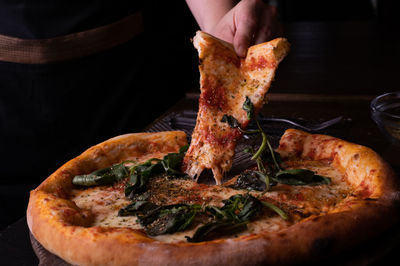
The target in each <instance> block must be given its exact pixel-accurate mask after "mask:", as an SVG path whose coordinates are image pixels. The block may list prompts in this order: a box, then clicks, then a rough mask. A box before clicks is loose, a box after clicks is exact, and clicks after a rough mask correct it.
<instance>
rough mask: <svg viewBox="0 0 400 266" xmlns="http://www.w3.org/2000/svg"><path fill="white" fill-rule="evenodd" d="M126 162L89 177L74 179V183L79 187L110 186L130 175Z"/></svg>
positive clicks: (75, 177) (82, 176) (78, 176)
mask: <svg viewBox="0 0 400 266" xmlns="http://www.w3.org/2000/svg"><path fill="white" fill-rule="evenodd" d="M124 164H125V162H122V163H120V164H115V165H113V166H111V167H107V168H103V169H100V170H96V171H94V172H92V173H90V174H87V175H77V176H74V178H73V179H72V183H73V184H74V185H78V186H87V187H88V186H102V185H110V184H112V183H114V182H117V181H120V180H122V179H124V178H125V177H127V176H128V175H129V171H128V167H126V166H125V165H124Z"/></svg>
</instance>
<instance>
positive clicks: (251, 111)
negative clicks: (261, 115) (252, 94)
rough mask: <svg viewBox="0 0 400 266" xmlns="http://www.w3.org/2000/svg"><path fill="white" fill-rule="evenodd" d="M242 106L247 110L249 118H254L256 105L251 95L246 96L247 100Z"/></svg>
mask: <svg viewBox="0 0 400 266" xmlns="http://www.w3.org/2000/svg"><path fill="white" fill-rule="evenodd" d="M242 108H243V110H245V111H246V113H247V118H248V119H249V120H251V119H253V117H254V105H253V103H252V102H251V100H250V98H249V96H246V100H245V101H244V103H243V106H242Z"/></svg>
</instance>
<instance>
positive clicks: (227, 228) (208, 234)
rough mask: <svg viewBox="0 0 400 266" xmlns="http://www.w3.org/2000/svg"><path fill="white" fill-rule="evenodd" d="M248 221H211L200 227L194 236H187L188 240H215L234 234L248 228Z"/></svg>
mask: <svg viewBox="0 0 400 266" xmlns="http://www.w3.org/2000/svg"><path fill="white" fill-rule="evenodd" d="M247 223H248V222H241V223H235V222H232V221H228V222H221V221H217V222H210V223H207V224H205V225H203V226H201V227H199V228H198V229H197V230H196V232H195V233H194V235H193V236H192V237H189V236H185V237H186V239H187V241H188V242H202V241H208V240H213V239H216V238H219V237H221V236H226V235H233V234H236V233H240V232H242V231H244V230H246V229H247Z"/></svg>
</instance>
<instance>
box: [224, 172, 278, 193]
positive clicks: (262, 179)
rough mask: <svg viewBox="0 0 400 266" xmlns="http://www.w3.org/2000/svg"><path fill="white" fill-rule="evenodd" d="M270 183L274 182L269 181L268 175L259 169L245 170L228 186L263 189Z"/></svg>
mask: <svg viewBox="0 0 400 266" xmlns="http://www.w3.org/2000/svg"><path fill="white" fill-rule="evenodd" d="M271 185H274V183H270V181H269V177H268V176H266V174H264V173H262V172H260V171H245V172H243V173H241V174H240V175H239V176H238V178H237V179H236V182H235V183H234V184H233V185H231V186H230V187H231V188H234V189H247V190H256V191H265V190H268V189H267V188H269V186H271Z"/></svg>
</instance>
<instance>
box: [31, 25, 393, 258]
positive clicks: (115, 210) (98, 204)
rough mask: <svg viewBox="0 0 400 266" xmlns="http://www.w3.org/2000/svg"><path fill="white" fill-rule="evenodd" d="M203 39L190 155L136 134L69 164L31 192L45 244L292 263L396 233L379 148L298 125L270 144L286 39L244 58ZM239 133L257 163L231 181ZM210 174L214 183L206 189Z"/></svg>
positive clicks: (163, 135) (161, 136) (117, 254)
mask: <svg viewBox="0 0 400 266" xmlns="http://www.w3.org/2000/svg"><path fill="white" fill-rule="evenodd" d="M194 42H195V46H196V47H197V49H198V50H199V56H200V62H201V64H200V73H201V80H200V88H201V95H200V101H199V114H198V118H197V123H196V127H195V129H194V132H193V135H192V140H191V143H190V146H189V145H188V143H187V136H186V134H185V133H184V132H182V131H170V132H159V133H134V134H127V135H122V136H118V137H115V138H112V139H110V140H107V141H105V142H102V143H100V144H98V145H96V146H93V147H91V148H89V149H88V150H87V151H85V152H84V153H82V154H81V155H80V156H78V157H76V158H74V159H72V160H70V161H69V162H67V163H66V164H64V165H63V166H62V167H60V168H59V169H58V170H57V171H56V172H55V173H53V174H52V175H51V176H49V177H48V178H47V179H46V180H45V181H44V182H43V183H42V184H41V185H40V186H39V187H38V188H36V189H35V190H33V191H32V192H31V196H30V200H29V205H28V210H27V220H28V225H29V228H30V230H31V232H32V234H33V236H34V237H35V238H36V239H37V240H38V241H39V242H40V243H41V244H42V245H43V247H45V248H46V249H47V250H49V251H50V252H52V253H54V254H56V255H58V256H59V257H60V258H62V259H63V260H65V261H67V262H69V263H71V264H74V265H224V264H226V265H259V264H260V265H261V264H262V265H264V264H292V263H307V262H312V261H318V259H321V258H324V257H327V256H331V255H333V254H337V253H339V252H341V251H343V250H346V249H349V248H351V247H353V246H356V245H357V244H359V243H361V242H362V241H364V240H366V239H370V238H371V237H373V236H375V235H377V234H379V233H380V232H382V231H384V230H385V229H387V228H388V227H389V226H391V225H392V224H394V222H395V221H396V220H397V215H398V203H399V191H400V190H399V184H398V180H397V177H396V176H395V175H394V173H393V170H392V169H391V168H390V167H389V165H388V164H387V163H386V162H384V161H383V160H382V158H381V157H380V156H379V155H378V154H376V153H375V152H374V151H372V150H371V149H369V148H367V147H364V146H360V145H357V144H353V143H349V142H347V141H344V140H340V139H338V138H334V137H331V136H326V135H318V134H309V133H306V132H304V131H300V130H295V129H289V130H287V131H286V132H285V133H284V134H283V136H282V137H281V140H280V143H279V147H278V148H277V149H276V150H274V149H273V148H272V147H271V144H270V143H269V140H268V136H267V133H265V132H264V131H263V128H262V126H261V125H260V124H259V123H258V121H257V118H256V114H257V113H258V111H259V110H260V109H261V107H262V104H263V102H264V97H265V93H266V92H267V90H268V88H269V86H270V83H271V81H272V79H273V77H274V73H275V70H276V68H277V65H278V64H279V62H280V61H281V60H282V59H283V57H284V56H285V55H286V54H287V52H288V48H289V45H288V43H287V41H286V40H285V39H282V38H280V39H276V40H273V41H271V42H268V43H264V44H260V45H256V46H253V47H251V48H250V49H249V51H248V54H247V57H246V58H245V59H240V58H238V57H237V56H236V54H235V53H234V50H233V48H232V46H231V45H230V44H227V43H225V42H223V41H221V40H218V39H216V38H214V37H213V36H211V35H208V34H206V33H203V32H198V33H197V35H196V37H195V40H194ZM229 73H230V74H229ZM250 121H254V122H255V124H256V125H257V127H256V129H252V130H249V129H247V128H246V127H247V125H248V124H249V123H250ZM242 135H252V136H256V138H258V139H259V140H260V141H259V142H254V143H251V144H249V145H248V148H247V149H246V152H248V153H249V154H250V156H249V157H251V158H250V160H251V161H252V162H253V166H251V167H250V168H248V169H243V171H242V172H241V173H240V174H239V175H237V176H235V177H233V178H232V179H230V180H228V181H226V182H223V181H224V177H225V176H226V175H225V173H226V172H228V171H229V169H230V168H231V166H232V158H233V156H234V150H235V146H236V143H237V142H238V140H239V139H240V138H241V136H242ZM206 168H209V169H211V170H212V172H213V175H214V178H215V184H203V183H198V182H197V181H198V179H199V177H200V175H201V172H202V171H203V170H204V169H206Z"/></svg>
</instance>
